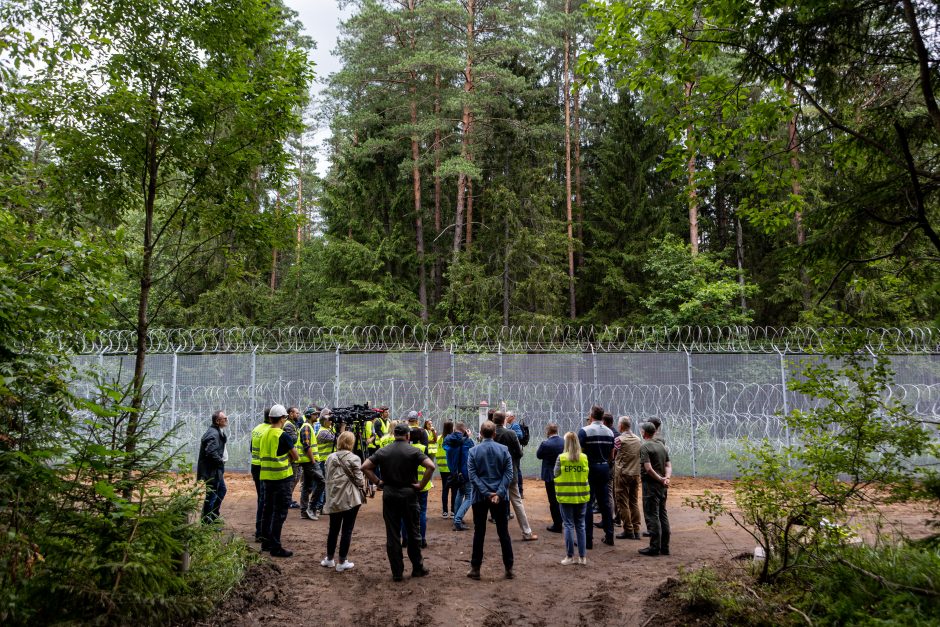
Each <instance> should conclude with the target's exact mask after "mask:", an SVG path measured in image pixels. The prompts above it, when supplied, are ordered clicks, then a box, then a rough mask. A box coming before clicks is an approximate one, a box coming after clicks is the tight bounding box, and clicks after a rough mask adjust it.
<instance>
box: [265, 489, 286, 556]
mask: <svg viewBox="0 0 940 627" xmlns="http://www.w3.org/2000/svg"><path fill="white" fill-rule="evenodd" d="M263 483H264V512H263V513H262V514H261V530H262V533H261V535H262V537H263V538H264V543H263V544H262V545H261V546H262V547H263V548H264V549H265V550H267V551H274V550H276V549H279V548H281V529H282V528H283V527H284V521H285V520H287V511H288V510H289V509H290V493H291V488H292V487H293V485H294V478H293V477H287V478H286V479H278V480H276V481H264V482H263Z"/></svg>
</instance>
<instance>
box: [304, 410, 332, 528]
mask: <svg viewBox="0 0 940 627" xmlns="http://www.w3.org/2000/svg"><path fill="white" fill-rule="evenodd" d="M319 417H320V410H319V408H317V407H310V408H308V409H307V410H306V411H305V412H304V419H305V422H304V424H302V425H301V426H300V437H298V438H297V455H298V462H299V464H300V469H301V471H302V472H303V485H302V486H301V488H300V517H301V518H303V519H305V520H319V519H320V516H319V514H317V508H316V505H317V501H319V500H320V494H322V493H323V490H324V489H325V487H326V482H325V481H324V478H323V473H322V472H321V471H320V465H319V464H318V463H317V455H316V451H317V450H318V448H319V447H318V445H317V440H316V435H315V434H314V429H313V425H314V424H315V423H316V422H317V421H318V419H319Z"/></svg>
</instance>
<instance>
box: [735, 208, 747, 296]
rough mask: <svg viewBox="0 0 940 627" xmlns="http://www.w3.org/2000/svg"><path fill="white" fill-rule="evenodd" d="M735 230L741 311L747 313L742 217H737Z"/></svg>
mask: <svg viewBox="0 0 940 627" xmlns="http://www.w3.org/2000/svg"><path fill="white" fill-rule="evenodd" d="M735 231H736V232H737V243H738V245H737V247H736V250H737V257H738V285H740V286H741V313H742V314H743V313H747V298H746V297H745V295H744V231H743V230H742V229H741V219H740V218H737V219H735Z"/></svg>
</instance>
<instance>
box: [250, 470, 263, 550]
mask: <svg viewBox="0 0 940 627" xmlns="http://www.w3.org/2000/svg"><path fill="white" fill-rule="evenodd" d="M251 480H252V481H254V482H255V495H256V496H257V497H258V500H257V502H258V505H257V509H256V510H255V537H256V538H261V537H263V536H264V534H263V533H261V531H262V528H261V513H262V511H264V483H262V481H261V466H258V465H256V464H252V465H251Z"/></svg>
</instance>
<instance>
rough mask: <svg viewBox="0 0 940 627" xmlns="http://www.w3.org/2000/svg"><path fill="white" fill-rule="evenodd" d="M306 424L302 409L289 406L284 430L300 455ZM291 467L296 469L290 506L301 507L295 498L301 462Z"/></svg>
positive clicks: (291, 489) (293, 507) (292, 507)
mask: <svg viewBox="0 0 940 627" xmlns="http://www.w3.org/2000/svg"><path fill="white" fill-rule="evenodd" d="M303 424H304V417H303V416H302V415H301V414H300V410H299V409H297V408H296V407H293V406H291V407H288V408H287V420H286V421H284V431H286V432H287V433H288V435H290V437H292V438H293V439H294V449H295V450H296V451H297V455H298V456H299V455H300V453H301V451H300V427H301V426H303ZM291 469H292V470H293V471H294V483H293V484H292V485H291V488H290V508H291V509H299V508H300V503H298V502H297V501H295V500H294V490H295V489H296V488H297V484H298V483H300V477H301V468H300V464H291Z"/></svg>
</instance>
